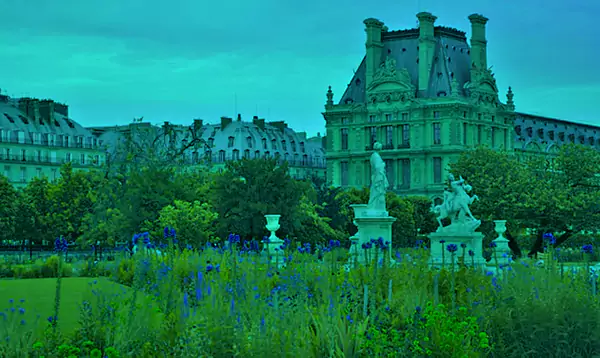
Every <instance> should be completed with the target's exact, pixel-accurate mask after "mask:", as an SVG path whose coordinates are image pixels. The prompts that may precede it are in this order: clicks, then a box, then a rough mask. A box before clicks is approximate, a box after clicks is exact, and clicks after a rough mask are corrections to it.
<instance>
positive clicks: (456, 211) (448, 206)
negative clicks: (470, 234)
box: [431, 174, 481, 231]
mask: <svg viewBox="0 0 600 358" xmlns="http://www.w3.org/2000/svg"><path fill="white" fill-rule="evenodd" d="M448 181H449V184H450V191H445V192H444V202H443V203H441V204H440V205H436V206H434V207H433V208H432V209H431V210H432V211H433V213H434V214H436V216H437V221H438V223H439V224H440V227H439V228H438V231H441V230H442V229H444V227H443V225H442V219H445V218H449V219H450V222H451V224H450V225H449V226H447V228H449V229H451V228H458V227H460V228H461V229H468V230H469V231H473V230H475V229H476V228H477V227H479V225H481V221H480V220H477V219H475V217H473V214H472V213H471V209H469V205H471V204H472V203H473V202H474V201H475V200H477V199H479V198H478V197H477V195H473V196H469V194H468V193H469V192H470V191H471V189H472V188H471V186H470V185H468V184H466V183H465V180H464V179H463V178H462V177H460V179H459V180H455V179H454V175H452V174H450V175H448Z"/></svg>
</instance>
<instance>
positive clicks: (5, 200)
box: [0, 175, 18, 241]
mask: <svg viewBox="0 0 600 358" xmlns="http://www.w3.org/2000/svg"><path fill="white" fill-rule="evenodd" d="M16 201H17V192H16V190H15V188H14V187H13V186H12V185H11V184H10V183H9V182H8V180H7V179H6V177H5V176H3V175H0V241H3V240H14V234H15V222H16V220H17V216H18V215H17V209H18V207H17V205H15V203H16Z"/></svg>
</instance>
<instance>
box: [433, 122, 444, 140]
mask: <svg viewBox="0 0 600 358" xmlns="http://www.w3.org/2000/svg"><path fill="white" fill-rule="evenodd" d="M433 144H435V145H438V144H442V133H440V123H433Z"/></svg>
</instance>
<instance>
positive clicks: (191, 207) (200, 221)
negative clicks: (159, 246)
mask: <svg viewBox="0 0 600 358" xmlns="http://www.w3.org/2000/svg"><path fill="white" fill-rule="evenodd" d="M217 218H218V214H217V213H215V212H214V211H213V209H212V207H211V206H210V204H208V203H201V202H200V201H197V200H196V201H194V202H193V203H190V202H187V201H179V200H175V204H174V205H167V206H165V207H163V208H162V209H161V211H160V213H159V218H158V222H159V228H164V227H165V226H168V227H170V228H175V230H176V231H177V240H179V242H181V243H182V244H191V245H193V246H194V247H200V245H204V243H206V242H207V241H209V240H211V239H212V238H213V236H214V234H215V232H214V226H215V222H216V220H217ZM159 230H160V229H159Z"/></svg>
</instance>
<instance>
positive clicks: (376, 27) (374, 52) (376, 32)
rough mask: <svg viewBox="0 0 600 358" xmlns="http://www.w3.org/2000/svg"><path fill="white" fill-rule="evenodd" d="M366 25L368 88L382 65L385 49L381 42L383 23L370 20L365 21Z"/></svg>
mask: <svg viewBox="0 0 600 358" xmlns="http://www.w3.org/2000/svg"><path fill="white" fill-rule="evenodd" d="M363 23H364V24H365V32H366V33H367V42H366V43H365V46H366V48H367V53H366V57H365V62H366V65H367V68H366V70H367V71H366V81H367V82H366V83H365V85H366V86H367V88H369V86H370V85H371V82H372V81H373V76H374V75H375V71H377V68H379V65H380V64H381V52H382V49H383V43H382V42H381V32H382V31H383V22H381V21H379V20H377V19H374V18H368V19H366V20H365V21H363Z"/></svg>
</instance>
